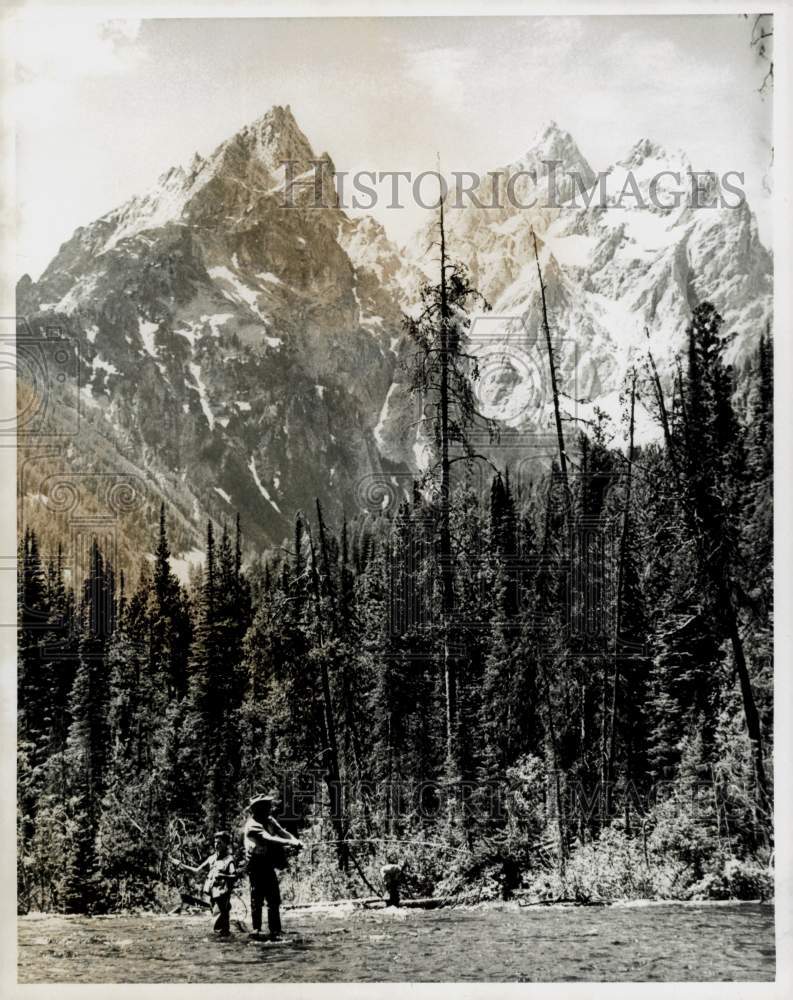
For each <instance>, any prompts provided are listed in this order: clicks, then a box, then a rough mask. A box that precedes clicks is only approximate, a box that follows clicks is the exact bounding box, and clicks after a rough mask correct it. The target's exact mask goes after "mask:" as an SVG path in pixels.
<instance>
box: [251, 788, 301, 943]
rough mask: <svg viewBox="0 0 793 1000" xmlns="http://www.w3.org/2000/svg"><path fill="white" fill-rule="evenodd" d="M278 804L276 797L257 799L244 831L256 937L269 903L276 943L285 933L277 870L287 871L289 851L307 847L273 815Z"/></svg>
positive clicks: (259, 797) (268, 908)
mask: <svg viewBox="0 0 793 1000" xmlns="http://www.w3.org/2000/svg"><path fill="white" fill-rule="evenodd" d="M274 803H275V798H274V796H272V795H254V797H253V798H252V799H251V800H250V802H249V803H248V812H249V813H250V815H249V816H248V819H247V820H246V822H245V828H244V831H243V837H244V842H245V856H246V858H247V861H248V866H247V867H248V878H249V879H250V884H251V923H252V924H253V935H252V936H254V937H259V936H260V935H261V929H262V904H263V903H264V901H265V900H266V901H267V926H268V928H269V930H270V939H271V940H276V939H277V938H278V936H279V935H280V933H281V911H280V906H281V893H280V890H279V888H278V875H277V874H276V869H278V868H284V867H286V857H285V854H284V848H285V847H296V848H300V847H302V846H303V845H302V843H301V841H299V840H298V839H297V837H293V836H292V834H291V833H288V832H287V831H286V830H285V829H284V828H283V827H282V826H281V824H280V823H279V822H278V821H277V820H276V819H275V817H274V816H272V815H271V813H272V809H273V805H274Z"/></svg>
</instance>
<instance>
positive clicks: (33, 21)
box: [15, 16, 144, 86]
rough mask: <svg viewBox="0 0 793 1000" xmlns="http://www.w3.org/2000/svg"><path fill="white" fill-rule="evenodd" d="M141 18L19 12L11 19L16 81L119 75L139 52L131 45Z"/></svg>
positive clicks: (132, 65)
mask: <svg viewBox="0 0 793 1000" xmlns="http://www.w3.org/2000/svg"><path fill="white" fill-rule="evenodd" d="M140 27H141V22H140V20H131V19H130V20H112V21H98V20H89V19H86V18H81V17H73V16H71V17H69V18H65V17H53V16H48V17H47V19H46V20H45V19H43V18H41V17H38V18H26V17H20V18H18V20H17V22H16V25H15V29H16V30H15V49H16V60H17V81H18V83H19V84H21V85H23V86H24V85H25V84H26V83H31V82H33V81H35V80H39V79H41V78H42V77H44V78H46V79H47V80H51V81H53V82H60V83H64V82H68V81H72V80H78V79H81V78H85V77H103V76H118V75H120V74H124V73H127V72H129V71H131V70H132V69H134V68H135V67H136V66H137V65H138V64H139V62H140V61H141V59H142V58H143V54H144V53H143V50H142V49H141V48H140V46H138V45H136V44H135V43H136V42H137V39H138V35H139V33H140Z"/></svg>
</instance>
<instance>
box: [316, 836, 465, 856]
mask: <svg viewBox="0 0 793 1000" xmlns="http://www.w3.org/2000/svg"><path fill="white" fill-rule="evenodd" d="M304 843H305V846H306V847H311V848H313V847H321V846H322V845H330V844H418V845H422V846H424V847H441V848H443V849H444V850H446V851H454V852H455V853H456V854H469V853H470V852H469V851H467V850H466V849H465V848H462V847H452V845H451V844H444V842H443V841H442V840H419V839H414V840H412V839H405V838H400V837H347V838H346V839H344V840H316V841H313V842H311V841H305V842H304Z"/></svg>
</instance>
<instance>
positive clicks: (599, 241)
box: [378, 122, 773, 462]
mask: <svg viewBox="0 0 793 1000" xmlns="http://www.w3.org/2000/svg"><path fill="white" fill-rule="evenodd" d="M690 170H691V164H690V162H689V161H688V159H687V157H686V156H685V154H683V153H682V152H676V153H672V154H670V153H668V152H667V151H665V150H664V149H662V148H661V147H660V146H658V145H657V144H655V143H653V142H651V141H650V140H649V139H641V140H639V141H638V142H637V143H636V144H635V145H634V146H633V147H632V148H631V149H630V150H629V152H628V153H627V155H626V156H625V157H624V158H622V159H620V160H618V161H617V162H616V163H615V164H613V165H612V166H610V167H608V168H607V170H605V171H603V172H602V174H603V177H602V178H599V177H598V175H596V173H595V171H594V170H593V169H592V167H591V166H590V164H589V163H588V162H587V160H586V159H585V157H584V156H583V154H582V153H581V151H580V150H579V148H578V146H577V144H576V142H575V140H574V139H573V137H572V136H571V135H570V133H569V132H566V131H564V130H563V129H561V128H559V126H557V125H556V124H555V123H553V122H552V123H550V124H549V125H547V126H545V127H544V128H543V129H541V130H540V131H539V132H538V133H537V135H536V137H535V139H534V140H533V142H532V143H531V145H530V148H529V150H528V152H527V153H526V154H525V155H524V156H523V157H521V158H520V159H519V160H517V161H515V162H514V163H511V164H509V165H508V166H506V167H503V168H501V169H500V170H497V171H492V172H490V173H488V174H487V176H486V177H485V178H484V179H483V181H482V182H481V184H480V185H479V187H477V188H476V189H475V190H474V195H475V196H476V197H477V198H478V200H479V201H480V202H481V204H482V205H483V206H484V207H476V206H475V205H472V204H465V205H464V207H461V208H457V207H455V205H454V204H451V205H450V207H449V210H448V211H447V212H446V238H447V246H448V247H449V248H450V251H449V252H450V255H451V256H452V257H454V258H457V259H459V260H461V261H462V262H463V263H465V264H466V265H467V267H468V269H469V272H470V275H471V279H472V282H473V284H474V285H475V286H476V287H477V289H478V290H479V291H480V292H481V293H482V294H483V295H484V296H485V298H486V299H487V300H488V302H489V303H490V305H491V306H492V312H491V313H490V314H489V315H482V316H480V317H479V318H477V319H475V321H474V324H473V329H472V344H473V349H474V352H475V353H477V354H478V355H479V357H480V361H481V365H482V366H483V367H484V369H485V370H486V378H484V379H483V380H481V383H480V389H479V397H480V408H481V409H482V410H483V411H484V412H485V413H486V414H487V415H488V416H492V417H494V418H496V419H499V420H500V421H502V422H503V423H505V424H506V425H508V426H509V427H510V428H511V429H512V431H513V434H512V437H511V441H512V444H511V445H510V448H513V447H514V442H515V440H516V436H517V440H524V441H526V442H528V443H531V442H533V441H534V440H535V439H536V440H537V441H542V440H545V439H546V438H547V432H548V431H549V429H550V416H551V394H550V391H549V386H548V381H549V380H548V368H547V361H546V360H545V347H544V343H543V339H542V313H541V302H540V292H539V282H538V278H537V271H536V263H535V259H534V250H533V244H532V236H531V232H532V229H533V230H534V232H535V234H536V236H537V241H538V247H539V250H540V262H541V265H542V269H543V278H544V281H545V284H546V286H547V287H546V296H547V302H548V310H549V321H550V326H551V330H552V334H553V337H554V342H555V354H556V357H557V363H558V366H559V371H560V376H561V382H562V386H563V388H564V389H566V391H567V395H568V397H571V398H570V400H569V401H568V409H567V413H568V415H569V416H571V417H581V418H583V419H587V418H591V417H592V416H593V414H594V409H595V407H596V406H597V407H599V408H600V409H601V410H603V411H604V412H606V413H607V414H609V415H610V416H611V417H612V419H613V421H614V424H615V428H616V429H617V430H618V423H619V418H620V398H619V397H620V390H621V389H622V387H623V386H624V384H625V378H626V373H627V371H628V369H629V368H630V367H631V366H632V365H634V364H640V363H641V362H642V361H643V360H644V359H645V358H646V352H647V349H648V346H649V348H650V349H651V350H652V352H653V356H654V359H655V361H656V362H657V364H658V368H659V370H660V372H661V375H662V378H664V380H665V381H666V382H667V385H668V384H669V383H670V381H671V378H672V376H673V373H674V367H675V359H676V357H677V356H678V355H680V354H682V353H684V351H685V345H684V341H685V328H686V325H687V323H688V320H689V317H690V314H691V310H692V309H693V308H694V306H696V305H697V304H698V303H699V302H702V301H704V300H709V301H712V302H713V303H714V304H715V305H716V307H717V308H718V309H719V311H720V312H721V313H722V315H723V317H724V320H725V323H724V333H725V336H726V337H727V338H728V346H727V358H728V360H729V361H730V362H731V363H733V364H734V365H735V366H736V368H738V369H741V368H743V367H745V366H746V364H747V363H748V362H749V360H750V359H751V357H752V354H753V352H754V349H755V345H756V343H757V340H758V338H759V336H760V334H761V333H762V332H763V331H764V330H765V329H766V328H767V327H768V326H770V322H771V314H772V297H773V278H772V260H771V255H770V254H769V252H768V251H767V250H766V248H765V247H764V246H763V244H762V243H761V241H760V239H759V236H758V230H757V223H756V220H755V217H754V215H753V213H752V212H751V210H750V208H749V206H748V204H747V203H746V202H745V201H744V202H743V203H742V204H739V205H737V207H734V208H732V207H714V208H711V207H694V206H693V205H692V204H689V203H687V202H688V201H689V199H688V198H687V197H686V196H687V195H688V193H689V191H690V184H691V181H690V177H689V175H688V171H690ZM531 171H534V173H535V175H536V183H535V181H534V180H533V179H532V178H531V177H529V176H527V174H528V173H530V172H531ZM665 171H671V172H672V173H676V174H678V175H679V176H680V178H681V181H680V183H678V182H677V181H676V180H675V179H674V178H672V177H670V176H668V175H665V174H664V172H665ZM549 172H551V173H552V174H553V181H552V180H551V179H549ZM570 174H577V175H578V176H579V177H580V178H581V183H580V186H578V187H576V188H574V187H573V183H572V181H571V180H570V176H569V175H570ZM510 176H515V177H518V178H519V179H518V181H517V183H515V184H514V197H513V198H512V199H511V200H510V199H508V198H507V197H505V196H504V190H505V186H506V182H507V178H508V177H510ZM654 178H659V180H658V181H656V182H655V183H656V184H657V189H656V190H657V199H658V200H659V201H661V202H662V203H663V204H668V205H669V206H670V207H668V208H667V207H660V208H659V207H657V206H655V205H654V204H653V200H652V198H651V197H650V187H651V184H653V183H654ZM554 182H555V185H554ZM596 183H597V184H598V185H600V184H602V185H603V188H602V190H603V193H604V197H603V199H602V204H601V203H600V202H601V195H600V192H601V188H600V186H597V187H595V188H594V190H595V191H596V195H595V198H594V199H593V202H592V203H591V204H590V205H589V207H584V199H583V195H582V190H588V189H590V188H592V187H593V186H594V185H596ZM733 183H735V182H734V180H733ZM496 185H499V188H498V190H499V191H500V193H501V197H500V199H495V198H494V187H495V186H496ZM626 185H627V188H626ZM697 185H698V190H699V192H700V193H699V194H698V196H697V197H698V204H699V205H701V206H709V205H711V204H712V203H714V201H715V203H716V204H717V206H718V203H719V200H718V197H717V194H718V192H717V188H716V180H715V178H714V177H713V176H712V175H709V176H700V177H699V178H698V180H697ZM554 186H555V190H556V197H555V198H550V197H549V196H548V192H549V190H551V189H552V188H553V187H554ZM624 190H627V192H628V194H627V196H623V197H621V194H622V192H623V191H624ZM634 190H635V191H638V192H639V195H640V197H641V199H642V206H644V207H640V206H639V203H638V199H637V198H636V197H634V196H633V195H632V192H633V191H634ZM676 192H677V193H678V194H679V198H678V200H679V201H680V204H679V205H677V206H674V204H673V203H674V201H675V193H676ZM726 194H729V192H726ZM573 195H575V200H573ZM499 200H500V207H498V208H493V207H492V206H493V204H494V203H496V202H497V201H499ZM736 200H737V199H736V198H735V197H731V198H727V199H726V201H727V204H731V203H733V202H735V201H736ZM449 201H450V202H451V201H452V199H451V198H450V199H449ZM532 202H536V204H534V205H533V207H522V206H531V205H532ZM434 226H435V222H434V220H432V221H430V222H429V223H428V224H427V226H426V227H425V228H424V229H423V230H422V231H421V232H420V233H419V234H418V236H417V238H416V240H415V242H414V244H413V247H412V250H413V256H414V257H415V258H416V259H417V260H418V261H419V262H426V261H427V260H428V255H427V253H426V248H427V247H428V246H429V245H430V244H431V242H432V241H433V240H434V239H437V234H436V231H435V229H434ZM425 267H426V265H425ZM433 267H435V264H434V263H433V264H431V265H430V270H431V269H432V268H433ZM648 334H649V337H648ZM410 405H411V404H410V401H409V399H407V396H406V392H405V389H404V384H403V383H402V381H401V380H400V379H399V378H397V380H396V381H395V383H394V385H393V386H392V388H391V389H390V391H389V396H388V401H387V406H386V407H385V408H384V412H383V414H381V421H380V424H379V425H378V426H379V431H378V440H379V441H380V442H381V449H382V450H383V452H384V454H387V455H389V457H391V458H392V459H393V460H395V461H400V460H401V461H406V462H409V461H410V460H411V456H412V455H415V454H416V453H417V449H416V447H415V442H413V443H411V447H409V448H408V447H405V446H404V445H403V443H402V438H401V437H400V434H399V432H398V430H397V431H396V432H394V433H390V431H389V426H390V424H392V423H393V424H394V425H395V427H396V428H399V426H400V424H401V423H402V422H403V420H404V414H405V413H406V412H407V411H408V410H409V409H410ZM638 428H639V439H640V440H641V439H645V440H646V439H647V438H650V437H652V436H654V435H656V434H657V433H658V432H657V428H656V427H655V426H653V424H652V422H651V420H650V418H649V414H648V413H647V412H646V411H645V410H643V409H642V408H640V412H639V421H638ZM425 453H426V452H425ZM507 458H508V456H507V455H505V456H504V460H506V459H507Z"/></svg>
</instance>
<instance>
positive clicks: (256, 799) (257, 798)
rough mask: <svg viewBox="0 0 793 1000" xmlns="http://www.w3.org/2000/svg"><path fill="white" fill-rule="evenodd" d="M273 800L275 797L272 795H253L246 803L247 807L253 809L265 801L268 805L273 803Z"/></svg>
mask: <svg viewBox="0 0 793 1000" xmlns="http://www.w3.org/2000/svg"><path fill="white" fill-rule="evenodd" d="M275 801H276V798H275V796H274V795H254V796H253V798H252V799H251V800H250V802H249V803H248V809H254V808H255V807H256V806H259V805H264V803H265V802H266V803H268V804H269V805H273V803H274V802H275Z"/></svg>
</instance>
